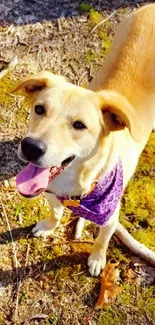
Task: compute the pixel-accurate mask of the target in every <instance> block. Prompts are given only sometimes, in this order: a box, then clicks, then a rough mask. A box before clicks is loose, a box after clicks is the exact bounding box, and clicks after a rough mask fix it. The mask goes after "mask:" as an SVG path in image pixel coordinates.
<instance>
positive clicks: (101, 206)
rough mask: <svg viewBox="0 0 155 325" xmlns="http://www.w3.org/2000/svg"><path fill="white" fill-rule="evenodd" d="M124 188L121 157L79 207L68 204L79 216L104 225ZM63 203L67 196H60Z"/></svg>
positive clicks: (81, 201) (82, 200)
mask: <svg viewBox="0 0 155 325" xmlns="http://www.w3.org/2000/svg"><path fill="white" fill-rule="evenodd" d="M122 190H123V168H122V162H121V160H120V159H119V160H118V163H117V164H116V165H115V166H114V168H113V170H112V171H111V172H109V173H108V174H107V175H106V176H105V177H103V178H101V180H99V182H98V183H97V184H96V186H95V189H94V190H93V191H92V192H91V193H89V194H88V195H87V196H86V197H84V198H83V199H81V200H80V204H79V206H78V207H73V206H68V208H69V209H70V210H71V211H72V212H73V213H74V214H75V215H77V216H81V217H82V218H84V219H87V220H89V221H92V222H94V223H96V224H97V225H100V226H104V225H106V223H107V222H108V220H109V218H110V217H111V216H112V214H113V213H114V211H115V209H116V207H117V204H118V202H119V200H120V198H121V194H122ZM58 199H59V200H60V201H61V202H62V203H63V201H64V200H66V199H69V198H67V197H58Z"/></svg>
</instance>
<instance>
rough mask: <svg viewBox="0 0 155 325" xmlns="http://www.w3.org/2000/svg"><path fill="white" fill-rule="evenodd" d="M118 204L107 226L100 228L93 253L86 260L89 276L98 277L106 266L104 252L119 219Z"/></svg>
mask: <svg viewBox="0 0 155 325" xmlns="http://www.w3.org/2000/svg"><path fill="white" fill-rule="evenodd" d="M119 209H120V204H119V206H118V207H117V208H116V210H115V212H114V213H113V215H112V216H111V218H110V220H109V222H108V224H107V225H106V226H104V227H100V232H99V235H98V237H97V238H96V240H95V243H94V247H93V251H92V253H91V255H90V256H89V258H88V266H89V272H90V274H91V275H94V276H98V275H99V274H100V272H101V270H102V269H103V268H104V266H105V264H106V251H107V248H108V244H109V241H110V238H111V236H112V235H113V233H114V232H115V230H116V227H117V223H118V217H119Z"/></svg>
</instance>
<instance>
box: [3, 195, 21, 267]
mask: <svg viewBox="0 0 155 325" xmlns="http://www.w3.org/2000/svg"><path fill="white" fill-rule="evenodd" d="M0 203H1V206H2V209H3V215H4V217H5V220H6V223H7V227H8V230H9V234H10V238H11V242H12V250H13V256H14V263H15V268H16V273H17V268H18V265H19V264H18V260H17V254H16V245H15V243H14V240H13V235H12V231H11V228H10V224H9V220H8V217H7V213H6V210H5V207H4V204H3V202H2V200H0Z"/></svg>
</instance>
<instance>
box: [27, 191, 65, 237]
mask: <svg viewBox="0 0 155 325" xmlns="http://www.w3.org/2000/svg"><path fill="white" fill-rule="evenodd" d="M46 198H47V199H48V200H49V203H50V207H51V215H50V217H49V218H47V219H44V220H42V221H40V222H38V223H37V224H36V226H35V227H34V228H33V229H32V233H33V234H34V236H36V237H48V236H50V235H51V234H52V233H53V231H54V229H55V228H56V227H57V226H58V225H59V223H60V220H61V217H62V215H63V210H64V208H63V206H62V204H61V202H60V201H59V200H58V199H57V197H56V196H55V195H54V194H49V193H46Z"/></svg>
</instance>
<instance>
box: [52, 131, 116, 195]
mask: <svg viewBox="0 0 155 325" xmlns="http://www.w3.org/2000/svg"><path fill="white" fill-rule="evenodd" d="M101 141H106V142H107V144H106V145H104V146H99V147H100V149H99V150H98V151H97V153H96V154H95V155H94V156H93V157H92V158H91V159H88V160H86V161H84V162H81V161H80V160H76V161H75V162H73V163H72V165H71V166H70V167H68V168H67V169H66V170H65V171H63V173H61V174H60V175H58V176H57V177H56V178H55V179H54V180H53V181H52V182H51V183H50V184H49V186H48V189H49V190H50V191H51V192H53V193H54V194H56V195H58V196H64V195H67V196H82V195H86V194H87V193H89V191H90V188H91V184H92V183H93V181H94V179H95V178H96V176H97V175H99V177H101V176H103V175H106V174H107V173H108V172H109V171H110V170H111V169H112V168H113V166H114V165H115V164H116V162H117V159H118V156H119V152H118V148H117V146H116V145H115V141H114V139H113V134H110V135H109V136H108V137H107V138H106V139H103V140H101ZM105 148H106V149H105Z"/></svg>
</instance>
